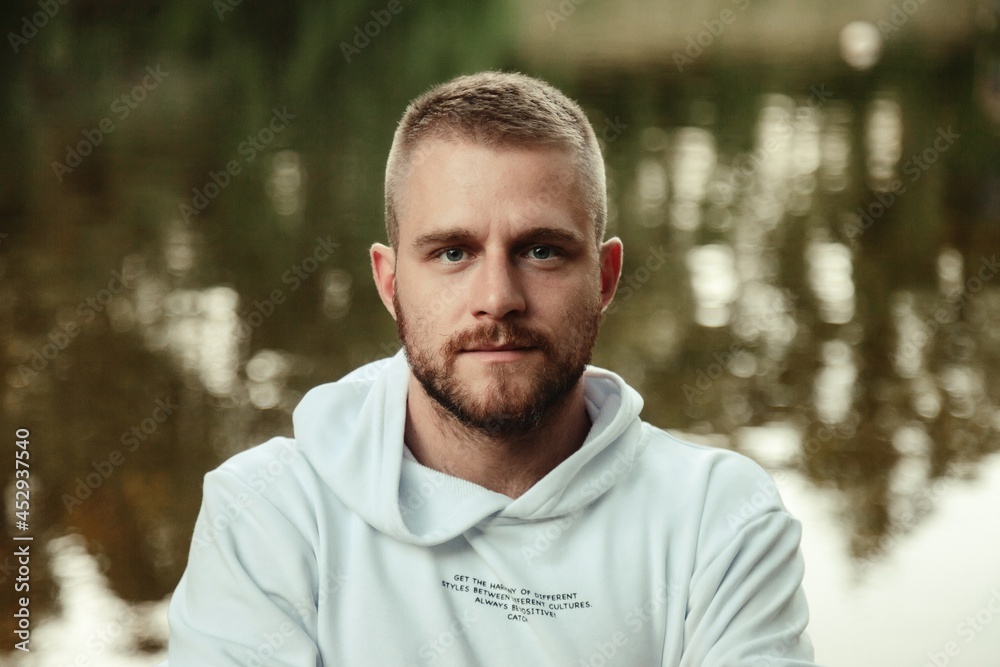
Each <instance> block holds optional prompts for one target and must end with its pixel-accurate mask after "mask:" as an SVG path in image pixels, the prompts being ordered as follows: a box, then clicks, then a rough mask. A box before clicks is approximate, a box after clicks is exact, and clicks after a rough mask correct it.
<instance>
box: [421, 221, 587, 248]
mask: <svg viewBox="0 0 1000 667" xmlns="http://www.w3.org/2000/svg"><path fill="white" fill-rule="evenodd" d="M473 240H475V234H473V233H472V232H470V231H468V230H466V229H457V228H456V229H442V230H439V231H435V232H427V233H426V234H421V235H420V236H418V237H417V238H415V239H414V240H413V243H412V246H413V248H414V249H416V250H423V249H424V248H430V247H442V246H448V245H464V244H468V243H470V242H471V241H473ZM532 241H537V242H553V243H565V244H570V245H572V244H578V245H579V244H583V243H584V242H585V239H584V237H583V235H582V234H580V233H579V232H577V231H575V230H569V229H564V228H561V227H544V226H539V227H530V228H528V229H526V230H524V231H523V232H521V233H520V234H518V235H517V239H516V243H518V244H523V243H530V242H532Z"/></svg>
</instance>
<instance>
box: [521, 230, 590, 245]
mask: <svg viewBox="0 0 1000 667" xmlns="http://www.w3.org/2000/svg"><path fill="white" fill-rule="evenodd" d="M517 238H518V240H519V242H521V243H527V242H530V241H548V242H554V243H565V244H568V245H573V244H577V245H579V244H583V243H584V242H585V241H586V239H585V238H584V236H583V235H582V234H580V233H579V232H577V231H576V230H570V229H564V228H562V227H531V228H530V229H526V230H525V231H523V232H522V233H520V234H518V235H517Z"/></svg>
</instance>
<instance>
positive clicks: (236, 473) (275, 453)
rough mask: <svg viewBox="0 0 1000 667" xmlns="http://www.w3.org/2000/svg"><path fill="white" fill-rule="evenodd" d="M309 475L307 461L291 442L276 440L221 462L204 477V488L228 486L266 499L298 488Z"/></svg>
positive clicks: (290, 440)
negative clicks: (246, 490) (281, 491)
mask: <svg viewBox="0 0 1000 667" xmlns="http://www.w3.org/2000/svg"><path fill="white" fill-rule="evenodd" d="M310 475H311V469H310V466H309V463H308V461H307V460H306V458H305V457H304V456H303V453H302V450H301V448H300V447H299V444H298V442H297V441H296V440H295V439H294V438H287V437H275V438H271V439H270V440H267V441H266V442H263V443H261V444H259V445H256V446H254V447H250V448H249V449H245V450H243V451H242V452H239V453H237V454H234V455H233V456H231V457H229V458H228V459H226V460H225V461H223V462H222V463H221V464H220V465H219V466H218V467H217V468H215V469H214V470H212V471H210V472H209V473H208V474H207V475H206V476H205V481H206V484H210V483H216V484H219V483H221V484H226V481H225V480H230V482H229V483H232V484H236V485H243V486H246V487H249V489H250V490H252V491H254V492H256V493H257V494H260V495H264V496H268V495H274V494H275V493H278V492H279V491H280V490H281V489H283V488H287V487H290V488H301V487H302V485H303V484H302V483H303V478H304V477H308V476H310Z"/></svg>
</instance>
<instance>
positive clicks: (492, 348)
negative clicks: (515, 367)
mask: <svg viewBox="0 0 1000 667" xmlns="http://www.w3.org/2000/svg"><path fill="white" fill-rule="evenodd" d="M533 349H535V348H534V347H533V346H531V345H520V344H517V343H506V344H504V345H476V346H474V347H469V348H466V349H465V350H462V351H463V352H514V351H527V350H533Z"/></svg>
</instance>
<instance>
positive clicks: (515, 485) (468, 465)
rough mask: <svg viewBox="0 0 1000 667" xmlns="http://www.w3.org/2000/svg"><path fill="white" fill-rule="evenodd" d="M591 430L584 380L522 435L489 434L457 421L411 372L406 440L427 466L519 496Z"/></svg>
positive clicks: (512, 496)
mask: <svg viewBox="0 0 1000 667" xmlns="http://www.w3.org/2000/svg"><path fill="white" fill-rule="evenodd" d="M589 432H590V417H589V416H588V414H587V408H586V405H585V403H584V399H583V382H582V381H581V382H580V383H578V384H577V386H576V387H575V388H574V389H573V391H572V392H571V394H570V395H569V396H567V397H566V400H565V401H564V402H563V403H562V404H560V405H558V406H556V407H554V408H553V409H552V411H551V414H549V415H546V417H545V420H544V423H542V424H540V425H539V426H538V427H537V428H536V429H534V430H532V431H530V432H529V433H526V434H524V435H518V436H510V437H504V436H500V437H497V436H489V435H486V434H484V433H481V432H479V431H477V430H475V429H471V428H468V427H466V426H464V425H463V424H461V423H460V422H458V420H456V419H455V418H454V417H452V416H451V415H450V414H449V413H447V412H446V411H445V409H444V408H443V407H441V406H440V405H439V404H438V403H437V402H436V401H434V400H433V399H432V398H431V397H430V396H428V395H427V393H426V392H425V391H424V388H423V387H422V386H421V385H420V382H418V381H417V380H416V378H414V377H413V376H412V375H411V376H410V387H409V392H408V394H407V399H406V429H405V432H404V434H403V440H404V442H406V445H407V446H408V447H409V448H410V451H411V452H412V453H413V456H414V457H415V458H416V459H417V461H419V462H420V463H421V464H423V465H425V466H427V467H428V468H433V469H434V470H438V471H441V472H443V473H445V474H448V475H451V476H452V477H458V478H460V479H464V480H467V481H469V482H473V483H474V484H478V485H479V486H482V487H485V488H487V489H489V490H491V491H496V492H497V493H502V494H504V495H506V496H509V497H511V498H517V497H519V496H520V495H522V494H523V493H524V492H525V491H527V490H528V489H530V488H531V487H532V486H534V484H535V483H536V482H537V481H538V480H540V479H541V478H542V477H544V476H545V475H547V474H548V473H549V472H550V471H551V470H552V469H553V468H555V467H556V466H558V465H559V464H560V463H562V462H563V461H564V460H566V459H567V458H568V457H569V456H570V455H571V454H573V452H575V451H576V450H577V449H579V448H580V445H582V444H583V441H584V440H585V439H586V437H587V433H589Z"/></svg>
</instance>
